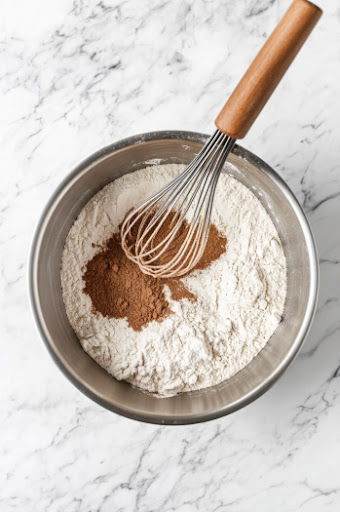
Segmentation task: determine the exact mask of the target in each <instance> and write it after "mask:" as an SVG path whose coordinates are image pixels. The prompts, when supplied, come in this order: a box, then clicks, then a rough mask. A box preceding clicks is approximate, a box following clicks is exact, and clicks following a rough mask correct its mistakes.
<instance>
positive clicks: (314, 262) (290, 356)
mask: <svg viewBox="0 0 340 512" xmlns="http://www.w3.org/2000/svg"><path fill="white" fill-rule="evenodd" d="M207 138H208V135H206V134H203V133H199V132H192V131H182V130H161V131H153V132H146V133H140V134H137V135H133V136H130V137H126V138H124V139H121V140H118V141H116V142H113V143H112V144H109V145H107V146H105V147H103V148H102V149H100V150H98V151H96V152H95V153H92V154H91V155H90V156H89V157H87V158H86V159H85V160H83V161H82V162H81V163H80V164H78V165H77V166H76V167H75V168H74V169H73V170H72V171H70V172H69V173H68V174H67V175H66V177H65V178H64V179H63V180H62V181H61V183H60V184H59V185H58V186H57V188H56V189H55V191H54V192H53V193H52V195H51V196H50V198H49V199H48V201H47V203H46V205H45V207H44V208H43V211H42V213H41V215H40V217H39V219H38V222H37V224H36V227H35V230H34V235H33V239H32V243H31V247H30V254H29V265H28V281H29V282H28V286H29V298H30V306H31V310H32V312H33V316H34V318H35V323H36V325H37V328H38V331H39V333H40V336H41V338H42V340H43V342H44V344H45V346H46V348H47V350H48V352H49V353H50V355H51V357H52V359H53V360H54V362H55V363H56V365H57V366H58V368H59V369H60V370H61V371H62V373H63V374H64V375H65V376H66V377H67V378H68V380H70V381H71V382H72V383H73V384H74V385H75V387H76V388H78V390H79V391H81V392H82V393H83V394H84V395H86V396H87V397H88V398H90V399H91V400H93V401H94V402H96V403H98V404H99V405H101V406H103V407H105V408H106V409H108V410H110V411H112V412H115V413H117V414H119V415H121V416H124V417H127V418H130V419H134V420H138V421H142V422H146V423H154V424H161V425H185V424H194V423H201V422H204V421H209V420H213V419H216V418H220V417H222V416H225V415H227V414H230V413H232V412H234V411H236V410H238V409H241V408H242V407H244V406H245V405H248V404H249V403H251V402H253V401H254V400H256V399H257V398H259V397H260V396H261V395H263V394H264V393H265V392H266V391H267V390H268V389H269V388H270V387H271V386H272V385H273V384H274V383H275V382H276V381H277V380H278V379H279V377H280V376H281V375H282V374H283V372H284V371H285V370H286V369H287V368H288V366H289V365H290V364H291V363H292V361H293V360H294V359H295V357H296V356H297V354H298V353H299V351H300V350H301V347H302V345H303V342H304V340H305V339H306V337H307V335H308V332H309V330H310V327H311V324H312V321H313V317H314V314H315V311H316V306H317V296H318V289H319V265H318V256H317V249H316V244H315V241H314V237H313V233H312V231H311V228H310V225H309V222H308V220H307V217H306V215H305V213H304V211H303V210H302V207H301V206H300V204H299V202H298V200H297V199H296V197H295V195H294V193H293V192H292V191H291V189H290V188H289V186H288V185H287V183H286V182H285V181H284V180H283V179H282V178H281V177H280V176H279V175H278V174H277V173H276V171H274V169H272V168H271V167H270V166H269V165H268V164H267V163H266V162H264V161H263V160H262V159H261V158H259V157H258V156H257V155H255V154H254V153H252V152H251V151H249V150H247V149H245V148H244V147H242V146H240V145H238V144H236V145H235V146H234V148H233V150H232V153H234V154H235V155H236V156H239V157H241V158H244V159H245V160H247V161H248V162H250V163H251V164H252V165H254V166H256V167H257V168H259V169H260V170H261V171H263V172H264V173H266V174H268V175H269V177H270V178H271V179H272V180H273V181H274V183H275V184H276V185H277V186H278V187H279V188H280V190H281V192H283V194H284V195H285V197H286V199H287V200H288V201H289V203H290V205H291V207H292V208H293V210H294V213H295V215H296V216H297V218H298V221H299V223H300V226H301V229H302V231H303V234H304V237H305V242H306V246H307V250H308V258H309V262H310V281H309V287H310V292H309V296H308V301H307V306H306V312H305V315H304V318H303V321H302V324H301V327H300V329H299V332H298V334H297V336H296V338H295V341H294V343H293V344H292V346H291V348H290V350H289V351H288V352H287V354H286V355H285V357H284V358H283V360H282V361H281V363H280V364H279V365H278V366H277V367H276V368H275V369H274V370H273V371H272V373H271V374H270V375H269V376H268V377H267V378H266V379H265V380H263V381H262V382H261V383H260V384H259V385H258V386H257V387H256V388H254V389H253V390H252V391H250V392H249V393H247V394H246V395H244V396H243V397H241V398H239V399H238V400H236V401H235V402H233V403H231V404H228V405H226V406H224V407H222V408H221V409H219V410H216V411H213V412H210V413H207V414H199V415H198V414H191V415H190V414H189V415H186V416H180V417H177V416H176V418H175V419H174V416H165V415H163V416H160V415H159V414H156V413H143V414H142V413H138V412H137V413H136V412H134V411H133V410H131V409H129V408H126V409H122V408H121V407H118V406H116V405H113V404H112V403H110V402H109V401H107V400H105V399H103V398H101V397H100V396H99V394H96V393H94V392H93V391H92V389H90V388H89V387H87V386H86V384H84V383H83V382H82V381H80V380H79V379H78V378H77V376H76V375H75V374H74V372H73V371H72V369H71V367H68V366H67V364H65V362H63V361H62V360H61V359H60V357H59V355H58V353H57V351H56V350H55V349H54V347H53V345H52V344H51V342H50V339H49V336H48V333H47V329H46V327H45V323H44V319H43V316H42V314H41V310H40V303H39V294H38V288H37V263H38V257H39V250H40V243H41V240H42V238H43V235H44V230H45V227H46V224H47V221H48V218H49V212H50V211H51V210H52V209H53V206H54V204H55V202H56V201H57V200H58V198H59V196H60V194H61V193H62V192H63V190H64V189H65V188H66V187H67V185H68V184H69V183H70V182H71V181H72V180H73V179H74V178H75V177H76V176H77V175H78V174H80V173H81V172H82V171H83V170H85V169H86V168H87V167H89V166H90V165H92V164H94V163H95V162H96V161H97V160H99V159H100V158H103V157H105V156H107V155H109V154H111V153H113V152H115V151H117V150H119V149H123V148H126V147H129V146H134V145H136V144H141V143H143V142H150V141H153V140H162V139H178V140H183V142H184V141H193V142H201V143H204V142H205V141H206V140H207Z"/></svg>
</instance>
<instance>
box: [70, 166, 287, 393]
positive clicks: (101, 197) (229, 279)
mask: <svg viewBox="0 0 340 512" xmlns="http://www.w3.org/2000/svg"><path fill="white" fill-rule="evenodd" d="M182 170H183V166H181V165H156V166H153V167H147V168H145V169H142V170H139V171H137V172H135V173H131V174H127V175H125V176H123V177H122V178H120V179H118V180H116V181H114V182H113V183H110V184H109V185H107V186H106V187H104V188H103V189H102V190H101V191H100V192H98V193H97V194H96V195H95V196H94V197H93V198H92V199H91V200H90V201H89V202H88V203H87V205H86V206H85V207H84V208H83V210H82V211H81V212H80V215H79V216H78V218H77V219H76V221H75V223H74V224H73V226H72V228H71V230H70V232H69V234H68V236H67V238H66V242H65V247H64V251H63V256H62V268H61V284H62V290H63V299H64V303H65V308H66V313H67V316H68V318H69V321H70V323H71V325H72V327H73V329H74V331H75V332H76V334H77V336H78V338H79V340H80V343H81V345H82V347H83V348H84V350H85V351H86V352H87V353H88V354H89V355H90V356H91V357H92V358H93V359H94V360H95V361H97V363H98V364H100V365H101V366H102V367H103V368H104V369H105V370H106V371H108V372H109V373H110V374H111V375H113V376H114V377H115V378H117V379H119V380H126V381H128V382H130V383H131V384H133V385H135V386H138V387H140V388H142V389H145V390H147V391H151V392H157V393H160V394H173V393H177V392H181V391H191V390H194V389H201V388H205V387H208V386H212V385H215V384H218V383H220V382H222V381H223V380H225V379H227V378H229V377H231V376H232V375H234V374H235V373H237V372H238V371H239V370H241V369H242V368H244V367H245V366H246V365H247V364H248V363H249V362H250V361H251V360H252V359H253V358H254V357H255V356H256V355H257V354H258V352H259V351H260V350H261V349H262V348H263V347H264V346H265V344H266V343H267V341H268V340H269V338H270V337H271V335H272V334H273V332H274V331H275V329H276V327H277V326H278V324H279V323H280V320H281V317H282V313H283V308H284V302H285V296H286V284H287V283H286V261H285V256H284V253H283V249H282V246H281V242H280V239H279V236H278V234H277V231H276V229H275V227H274V225H273V223H272V221H271V219H270V217H269V215H268V214H267V212H266V210H265V209H264V208H263V206H262V205H261V203H260V202H259V200H258V199H257V198H256V197H255V195H254V194H253V193H252V192H251V191H250V190H249V189H247V188H246V187H245V186H244V185H242V184H241V183H240V182H238V181H237V180H235V179H234V178H232V177H231V176H228V175H227V174H222V175H221V177H220V180H219V183H218V187H217V193H216V198H215V203H214V210H213V217H212V222H213V223H214V224H215V225H216V227H217V228H218V230H219V231H220V232H221V233H222V234H223V235H224V236H225V237H226V238H227V240H228V245H227V251H226V252H225V253H224V254H222V255H221V256H220V258H219V259H218V260H216V261H215V262H213V263H212V264H211V266H210V267H208V268H206V269H204V270H197V271H195V272H193V273H192V274H190V276H188V277H186V278H184V279H183V281H184V283H185V286H186V287H187V288H188V289H189V290H190V291H191V292H192V293H193V294H194V295H195V296H196V297H197V300H196V301H194V302H192V301H190V300H188V299H185V298H184V299H181V300H180V301H175V300H172V299H171V294H170V290H169V289H168V287H167V286H166V285H165V286H164V292H165V296H166V299H167V301H168V302H169V305H170V308H171V310H172V311H173V312H174V314H172V315H169V316H168V317H167V318H165V319H164V320H163V321H162V322H156V321H152V322H150V323H149V324H148V325H147V326H146V327H145V328H144V329H142V330H141V331H138V332H137V331H135V330H134V329H132V328H131V327H129V325H128V323H127V321H126V319H125V318H123V319H122V318H118V319H116V318H107V317H103V316H102V315H100V314H96V313H94V312H93V307H92V303H91V299H90V297H89V296H88V295H86V294H85V293H84V291H83V288H84V281H83V279H82V274H83V270H84V268H85V267H86V265H87V263H88V262H89V261H90V260H91V259H92V258H93V257H94V256H95V255H96V254H97V253H98V252H99V251H100V247H101V246H103V245H104V244H105V242H106V241H107V240H108V239H109V238H110V237H111V236H112V234H113V233H114V232H115V231H117V230H118V226H119V224H120V223H121V222H122V220H123V218H124V216H125V215H126V213H127V211H128V210H129V209H130V208H132V207H133V206H135V204H136V203H138V202H139V201H141V200H142V199H144V198H145V197H147V196H148V195H150V194H151V193H152V192H154V191H156V190H158V189H159V188H161V187H162V186H163V185H165V184H166V183H168V182H169V181H170V180H171V179H173V178H174V177H175V176H177V174H178V173H179V172H181V171H182Z"/></svg>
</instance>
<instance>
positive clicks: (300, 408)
mask: <svg viewBox="0 0 340 512" xmlns="http://www.w3.org/2000/svg"><path fill="white" fill-rule="evenodd" d="M336 3H337V2H335V1H332V2H329V1H328V2H326V1H324V2H323V4H324V8H325V9H326V12H325V14H324V16H323V18H322V20H321V21H320V23H319V26H318V27H317V29H316V30H315V32H314V33H313V35H312V37H311V39H310V41H309V42H308V44H307V45H306V47H305V48H304V49H303V51H302V53H301V54H300V55H299V56H298V58H297V60H296V62H295V63H294V64H293V66H292V67H291V69H290V72H289V73H288V75H287V76H286V78H285V79H284V81H283V82H282V84H281V85H280V86H279V88H278V90H277V91H276V93H275V95H274V96H273V98H272V100H271V102H270V104H269V105H268V106H267V108H266V109H265V111H264V112H263V114H262V115H261V117H260V119H259V120H258V122H257V123H256V124H255V126H254V128H253V131H252V132H251V134H250V135H249V136H248V137H247V138H246V139H245V140H244V142H243V144H244V145H245V146H246V147H247V148H249V149H250V150H252V151H254V152H256V153H257V154H258V155H259V156H261V157H262V158H263V159H264V160H265V161H267V162H268V163H269V164H271V165H272V166H273V167H274V168H275V169H276V170H277V171H278V172H279V173H280V174H281V175H282V177H283V178H284V179H285V180H287V182H288V183H289V185H290V187H291V188H292V189H293V191H294V192H295V193H296V195H297V197H298V198H299V200H300V201H301V203H302V204H303V207H304V209H305V211H306V213H307V215H308V218H309V220H310V222H311V224H312V227H313V230H314V233H315V236H316V240H317V244H318V248H319V255H320V264H321V289H320V298H319V305H318V311H317V314H316V318H315V321H314V324H313V328H312V330H311V333H310V335H309V336H308V339H307V341H306V343H305V345H304V348H303V351H302V353H301V355H300V356H299V357H298V359H297V360H296V361H295V362H294V364H293V365H292V366H291V367H290V368H289V369H288V371H287V372H286V373H285V375H284V376H283V377H282V378H281V379H280V380H279V382H278V383H277V384H276V385H275V386H274V387H273V388H272V389H271V390H270V391H269V392H267V393H266V394H265V395H264V396H263V397H261V398H260V399H258V400H257V401H256V402H254V403H252V404H251V405H249V406H248V407H246V408H245V409H243V410H241V411H239V412H237V413H234V414H232V415H230V416H228V417H225V418H222V419H220V420H216V421H212V422H209V423H206V424H200V425H193V426H182V427H161V426H154V425H147V424H141V423H138V422H135V421H132V420H128V419H125V418H122V417H119V416H117V415H115V414H113V413H110V412H108V411H106V410H105V409H102V408H101V407H100V406H98V405H96V404H95V403H93V402H92V401H90V400H89V399H88V398H86V397H85V396H83V395H82V394H81V393H80V392H79V391H77V390H76V389H75V388H74V386H73V385H72V384H71V383H70V382H68V381H67V380H66V379H65V377H64V376H63V375H62V374H61V373H60V371H59V370H58V369H57V368H56V366H55V365H54V363H53V362H52V360H51V358H50V356H49V355H48V353H47V351H46V349H45V347H44V345H43V342H42V341H41V339H40V338H39V335H38V333H37V330H36V328H35V325H34V322H33V319H32V314H31V311H30V308H29V303H28V294H27V256H28V248H29V244H30V241H31V238H32V233H33V227H34V225H35V223H36V221H37V219H38V216H39V214H40V212H41V210H42V208H43V206H44V204H45V202H46V200H47V198H48V196H49V195H50V194H51V193H52V191H53V190H54V188H55V187H56V185H57V184H58V183H59V182H60V181H61V180H62V178H63V177H64V176H66V174H67V173H68V172H69V171H70V170H71V169H72V168H73V167H74V166H75V165H76V164H77V163H78V162H80V161H82V160H83V159H84V158H85V157H87V156H88V155H89V154H91V153H92V152H94V151H96V150H97V149H99V148H100V147H102V146H105V145H107V144H109V143H111V142H113V141H115V140H117V139H120V138H123V137H125V136H128V135H132V134H135V133H139V132H143V131H152V130H159V129H184V130H196V131H204V132H207V133H210V132H211V131H212V130H213V123H212V122H213V119H214V116H215V115H216V113H217V112H218V110H219V107H220V106H221V105H222V103H223V102H224V100H225V99H226V97H227V95H228V94H229V93H230V91H231V90H232V87H233V86H234V85H235V83H236V81H237V79H238V78H239V77H240V75H241V73H242V72H243V70H244V69H245V66H246V65H247V63H249V61H250V60H251V58H252V57H253V56H254V54H255V51H256V49H257V48H259V46H260V45H261V43H262V42H263V41H264V38H265V36H266V35H267V34H268V33H269V32H270V30H271V29H272V27H273V26H274V25H275V23H276V22H277V21H278V19H279V17H280V14H281V13H282V12H283V11H284V10H285V8H286V7H287V6H288V4H289V1H288V0H239V1H237V2H236V1H234V0H195V1H194V0H139V1H137V0H134V1H133V0H100V1H98V0H95V1H93V0H58V1H55V2H44V1H42V0H31V1H30V2H21V3H20V4H19V2H9V1H8V2H2V3H1V7H0V10H1V13H0V28H1V30H0V33H1V46H0V49H1V64H0V91H1V95H0V105H1V106H0V140H1V153H2V174H1V205H0V215H1V216H0V222H1V225H0V229H1V233H0V243H1V267H0V282H1V308H0V310H1V317H2V318H1V356H0V387H1V408H0V415H1V422H0V430H1V434H0V510H1V511H2V512H11V511H19V510H20V511H24V512H31V511H32V512H45V511H49V512H59V511H60V512H76V511H82V512H83V511H84V512H94V511H99V512H108V511H110V512H111V511H115V512H118V511H124V512H125V511H139V512H152V511H160V512H170V511H179V512H190V511H198V510H199V511H204V512H206V511H208V512H217V511H225V510H228V511H232V512H245V511H249V510H261V512H267V511H268V512H272V511H273V510H275V511H279V512H281V511H284V512H288V511H292V512H295V511H297V510H298V511H303V512H314V511H315V512H320V511H322V512H328V511H332V512H333V511H337V510H339V509H340V476H339V460H340V345H339V334H340V311H339V304H340V291H339V290H340V286H339V283H340V281H339V278H340V272H339V270H340V241H339V222H340V168H339V167H340V164H339V161H340V143H339V142H340V139H339V135H340V128H339V126H340V125H339V119H340V105H339V83H340V38H339V33H340V10H339V6H337V5H336Z"/></svg>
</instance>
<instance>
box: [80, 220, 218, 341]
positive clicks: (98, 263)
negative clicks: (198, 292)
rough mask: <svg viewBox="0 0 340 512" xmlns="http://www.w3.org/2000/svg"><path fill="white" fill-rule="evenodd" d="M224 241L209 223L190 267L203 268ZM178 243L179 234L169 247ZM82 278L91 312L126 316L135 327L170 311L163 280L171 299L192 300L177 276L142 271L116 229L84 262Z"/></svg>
mask: <svg viewBox="0 0 340 512" xmlns="http://www.w3.org/2000/svg"><path fill="white" fill-rule="evenodd" d="M226 243H227V240H226V238H225V237H224V236H222V235H221V234H220V233H219V231H218V230H217V228H216V226H214V225H212V226H211V227H210V232H209V237H208V243H207V246H206V249H205V251H204V254H203V256H202V258H201V260H200V261H199V263H198V265H196V267H195V268H194V269H193V270H195V269H204V268H207V267H208V266H209V265H210V264H211V263H212V262H213V261H214V260H216V259H217V258H219V256H220V255H221V254H223V253H224V252H225V250H226ZM180 244H181V237H178V238H177V241H176V242H174V243H173V244H172V247H171V251H176V250H178V248H179V247H180ZM193 270H192V271H193ZM83 279H84V281H85V286H84V292H85V293H87V294H88V295H89V296H90V298H91V301H92V305H93V310H94V311H95V312H97V313H100V314H102V315H103V316H105V317H108V318H127V321H128V324H129V325H130V327H132V328H133V329H135V330H136V331H140V330H141V329H142V328H143V327H145V326H146V325H147V324H148V323H149V322H151V321H152V320H157V321H158V322H161V321H162V320H163V319H164V318H166V317H167V316H168V315H170V314H171V313H172V311H171V309H170V307H169V303H168V301H167V300H166V298H165V294H164V285H165V284H166V285H168V286H169V288H170V291H171V297H172V299H173V300H178V301H179V300H181V299H184V298H187V299H189V300H191V301H194V300H196V297H195V295H193V294H192V293H191V292H190V290H188V289H187V288H186V286H185V285H184V283H183V281H181V278H169V279H155V278H154V277H151V276H148V275H146V274H143V273H142V272H141V271H140V270H139V267H138V266H137V265H136V264H135V263H133V262H132V261H130V260H129V259H128V258H127V257H126V256H125V253H124V251H123V249H122V247H121V243H120V235H119V233H115V234H114V235H113V236H112V237H111V238H110V239H109V240H108V241H107V243H106V245H105V247H103V249H102V251H101V252H100V253H99V254H97V255H96V256H94V258H92V260H91V261H89V262H88V264H87V266H86V270H85V273H84V275H83Z"/></svg>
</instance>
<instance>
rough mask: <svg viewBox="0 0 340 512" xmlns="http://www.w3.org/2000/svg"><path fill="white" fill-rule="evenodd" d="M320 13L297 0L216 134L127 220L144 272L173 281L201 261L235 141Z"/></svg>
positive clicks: (130, 253) (127, 235) (126, 238)
mask: <svg viewBox="0 0 340 512" xmlns="http://www.w3.org/2000/svg"><path fill="white" fill-rule="evenodd" d="M321 14H322V11H321V9H319V7H317V6H316V5H314V4H312V3H311V2H309V1H308V0H295V1H294V2H293V3H292V4H291V6H290V7H289V9H288V11H287V12H286V14H285V15H284V17H283V18H282V19H281V21H280V22H279V24H278V25H277V27H276V28H275V30H274V31H273V33H272V34H271V35H270V37H269V38H268V39H267V41H266V42H265V44H264V46H263V47H262V49H261V50H260V52H259V53H258V54H257V56H256V57H255V59H254V61H253V62H252V64H251V65H250V67H249V68H248V70H247V71H246V73H245V74H244V76H243V77H242V79H241V80H240V82H239V84H238V85H237V87H236V89H235V90H234V92H233V93H232V95H231V96H230V98H229V100H228V101H227V103H226V104H225V105H224V107H223V109H222V110H221V112H220V114H219V115H218V117H217V118H216V121H215V124H216V127H217V129H216V131H215V132H214V134H213V135H212V136H211V137H210V138H209V139H208V141H207V143H206V144H205V145H204V146H203V148H202V149H201V151H200V152H199V153H198V155H197V156H196V157H195V158H194V160H193V161H192V162H191V163H190V164H189V165H188V166H187V167H186V169H185V170H184V171H183V172H182V173H181V174H179V175H178V176H177V177H176V178H175V179H174V180H173V181H171V182H170V183H169V184H168V185H166V186H165V187H164V188H162V189H161V190H160V191H159V192H157V193H155V194H153V195H151V196H150V197H149V198H147V199H146V200H145V201H143V202H142V203H141V204H139V205H138V206H137V207H135V208H134V209H132V210H131V211H130V212H129V213H128V215H127V216H126V218H125V220H124V221H123V224H122V226H121V242H122V247H123V250H124V252H125V254H126V256H127V257H128V258H129V259H130V260H132V261H134V262H135V263H137V264H138V265H139V267H140V269H141V271H142V272H144V273H145V274H149V275H151V276H153V277H159V278H169V277H178V276H182V275H185V274H187V273H188V272H189V271H190V270H191V269H192V268H193V267H194V266H195V265H197V263H198V262H199V260H200V259H201V257H202V255H203V253H204V250H205V247H206V243H207V240H208V234H209V229H210V221H211V214H212V207H213V202H214V196H215V191H216V186H217V182H218V178H219V176H220V173H221V170H222V168H223V166H224V164H225V161H226V159H227V157H228V154H229V153H230V151H231V150H232V149H233V146H234V144H235V141H236V139H240V138H243V137H244V136H245V135H246V134H247V132H248V130H249V128H250V127H251V126H252V124H253V122H254V121H255V119H256V118H257V116H258V114H259V113H260V112H261V110H262V108H263V107H264V105H265V104H266V102H267V100H268V99H269V97H270V96H271V94H272V92H273V91H274V90H275V88H276V86H277V84H278V83H279V81H280V80H281V78H282V76H283V75H284V73H285V72H286V70H287V69H288V67H289V65H290V64H291V62H292V61H293V59H294V57H295V56H296V54H297V53H298V51H299V49H300V48H301V47H302V45H303V43H304V42H305V40H306V39H307V37H308V36H309V34H310V32H311V31H312V29H313V27H314V26H315V24H316V22H317V21H318V19H319V18H320V16H321Z"/></svg>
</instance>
